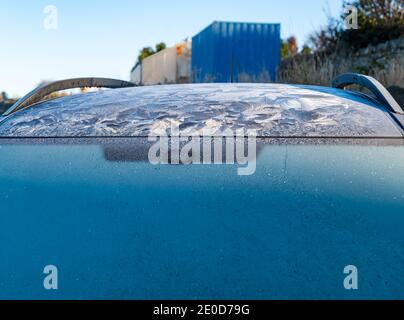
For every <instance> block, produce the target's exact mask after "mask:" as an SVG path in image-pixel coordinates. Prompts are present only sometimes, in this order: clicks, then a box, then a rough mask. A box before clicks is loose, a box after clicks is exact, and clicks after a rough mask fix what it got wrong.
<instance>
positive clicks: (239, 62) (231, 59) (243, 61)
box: [192, 21, 281, 82]
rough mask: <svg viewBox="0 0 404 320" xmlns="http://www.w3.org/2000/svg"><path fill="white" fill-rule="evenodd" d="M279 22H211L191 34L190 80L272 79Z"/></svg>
mask: <svg viewBox="0 0 404 320" xmlns="http://www.w3.org/2000/svg"><path fill="white" fill-rule="evenodd" d="M280 29H281V28H280V24H267V23H238V22H217V21H216V22H213V23H212V24H211V25H210V26H208V27H207V28H206V29H204V30H203V31H202V32H200V33H199V34H197V35H196V36H194V37H193V38H192V80H193V82H270V81H272V82H274V81H276V71H277V68H278V66H279V63H280V59H281V58H280Z"/></svg>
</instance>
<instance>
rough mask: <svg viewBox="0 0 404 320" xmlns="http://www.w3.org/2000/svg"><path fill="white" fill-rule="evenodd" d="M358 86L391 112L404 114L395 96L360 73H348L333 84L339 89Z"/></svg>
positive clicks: (377, 82) (378, 83)
mask: <svg viewBox="0 0 404 320" xmlns="http://www.w3.org/2000/svg"><path fill="white" fill-rule="evenodd" d="M352 84H356V85H359V86H362V87H365V88H366V89H368V90H370V91H371V92H372V93H373V94H374V95H375V96H376V100H377V101H378V102H379V103H381V104H382V105H383V106H385V107H386V108H387V109H388V110H389V111H391V112H394V113H397V114H401V115H402V114H404V110H403V109H402V108H401V106H400V105H399V104H398V103H397V101H396V100H394V98H393V96H392V95H391V94H390V92H388V91H387V89H386V88H385V87H384V86H383V85H382V84H381V83H380V82H379V81H377V80H376V79H374V78H372V77H369V76H365V75H363V74H359V73H346V74H342V75H340V76H338V77H337V78H335V79H334V81H333V82H332V86H333V87H334V88H338V89H345V88H346V87H347V86H349V85H352Z"/></svg>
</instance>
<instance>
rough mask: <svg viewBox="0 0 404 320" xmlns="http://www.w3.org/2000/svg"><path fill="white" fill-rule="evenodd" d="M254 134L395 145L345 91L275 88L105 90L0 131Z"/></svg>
mask: <svg viewBox="0 0 404 320" xmlns="http://www.w3.org/2000/svg"><path fill="white" fill-rule="evenodd" d="M173 126H178V128H179V130H180V133H181V134H184V135H186V134H197V133H200V134H203V133H204V134H206V133H211V134H212V135H216V134H219V133H220V132H222V131H223V130H225V129H231V130H233V131H235V130H237V129H241V128H243V129H254V130H256V131H257V135H258V136H261V137H306V136H307V137H402V134H401V131H400V129H399V128H398V127H397V125H396V124H395V123H394V121H393V120H392V118H391V116H390V115H389V113H388V112H387V111H386V110H385V109H384V108H383V107H382V106H380V105H378V104H377V103H375V102H372V101H371V100H369V99H367V98H365V97H364V96H361V95H358V94H354V93H350V92H348V91H344V90H339V89H333V88H325V87H314V86H297V85H281V84H199V85H196V84H193V85H170V86H151V87H134V88H123V89H115V90H105V91H98V92H91V93H86V94H78V95H73V96H67V97H63V98H59V99H55V100H49V101H44V102H41V103H38V104H36V105H34V106H31V107H29V108H27V109H23V110H21V111H19V112H17V113H15V114H13V115H11V116H9V117H6V118H5V119H3V120H2V121H1V123H0V136H3V137H4V136H6V137H98V136H100V137H132V136H133V137H136V136H148V135H154V134H155V133H156V132H161V130H166V131H167V133H168V134H170V128H172V127H173Z"/></svg>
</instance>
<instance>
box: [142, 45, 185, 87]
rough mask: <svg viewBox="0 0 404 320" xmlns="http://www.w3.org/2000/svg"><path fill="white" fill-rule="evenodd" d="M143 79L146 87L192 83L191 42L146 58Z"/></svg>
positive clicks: (143, 66) (143, 65)
mask: <svg viewBox="0 0 404 320" xmlns="http://www.w3.org/2000/svg"><path fill="white" fill-rule="evenodd" d="M141 78H142V84H143V85H146V86H147V85H156V84H174V83H188V82H190V79H191V42H190V41H184V42H181V43H179V44H177V45H176V46H174V47H172V48H167V49H164V50H162V51H160V52H157V53H155V54H153V55H152V56H150V57H147V58H145V59H144V60H143V62H142V77H141Z"/></svg>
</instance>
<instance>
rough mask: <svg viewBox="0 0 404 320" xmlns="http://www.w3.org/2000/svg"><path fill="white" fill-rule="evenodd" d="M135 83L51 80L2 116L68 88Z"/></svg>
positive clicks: (105, 86)
mask: <svg viewBox="0 0 404 320" xmlns="http://www.w3.org/2000/svg"><path fill="white" fill-rule="evenodd" d="M134 86H136V85H135V84H133V83H131V82H127V81H122V80H116V79H107V78H75V79H66V80H60V81H55V82H51V83H49V84H45V85H43V86H40V87H38V88H35V89H34V90H32V91H31V92H30V93H28V94H27V95H25V96H24V97H22V98H21V99H19V100H18V101H17V102H16V103H15V104H13V105H12V106H11V107H10V108H9V109H8V110H7V111H6V112H5V113H4V114H3V115H2V116H3V117H5V116H9V115H11V114H13V113H15V112H17V111H19V110H21V109H25V108H28V107H29V106H31V105H33V104H36V103H38V102H40V101H42V99H43V98H45V97H46V96H48V95H50V94H52V93H55V92H58V91H61V90H67V89H77V88H110V89H117V88H127V87H134Z"/></svg>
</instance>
